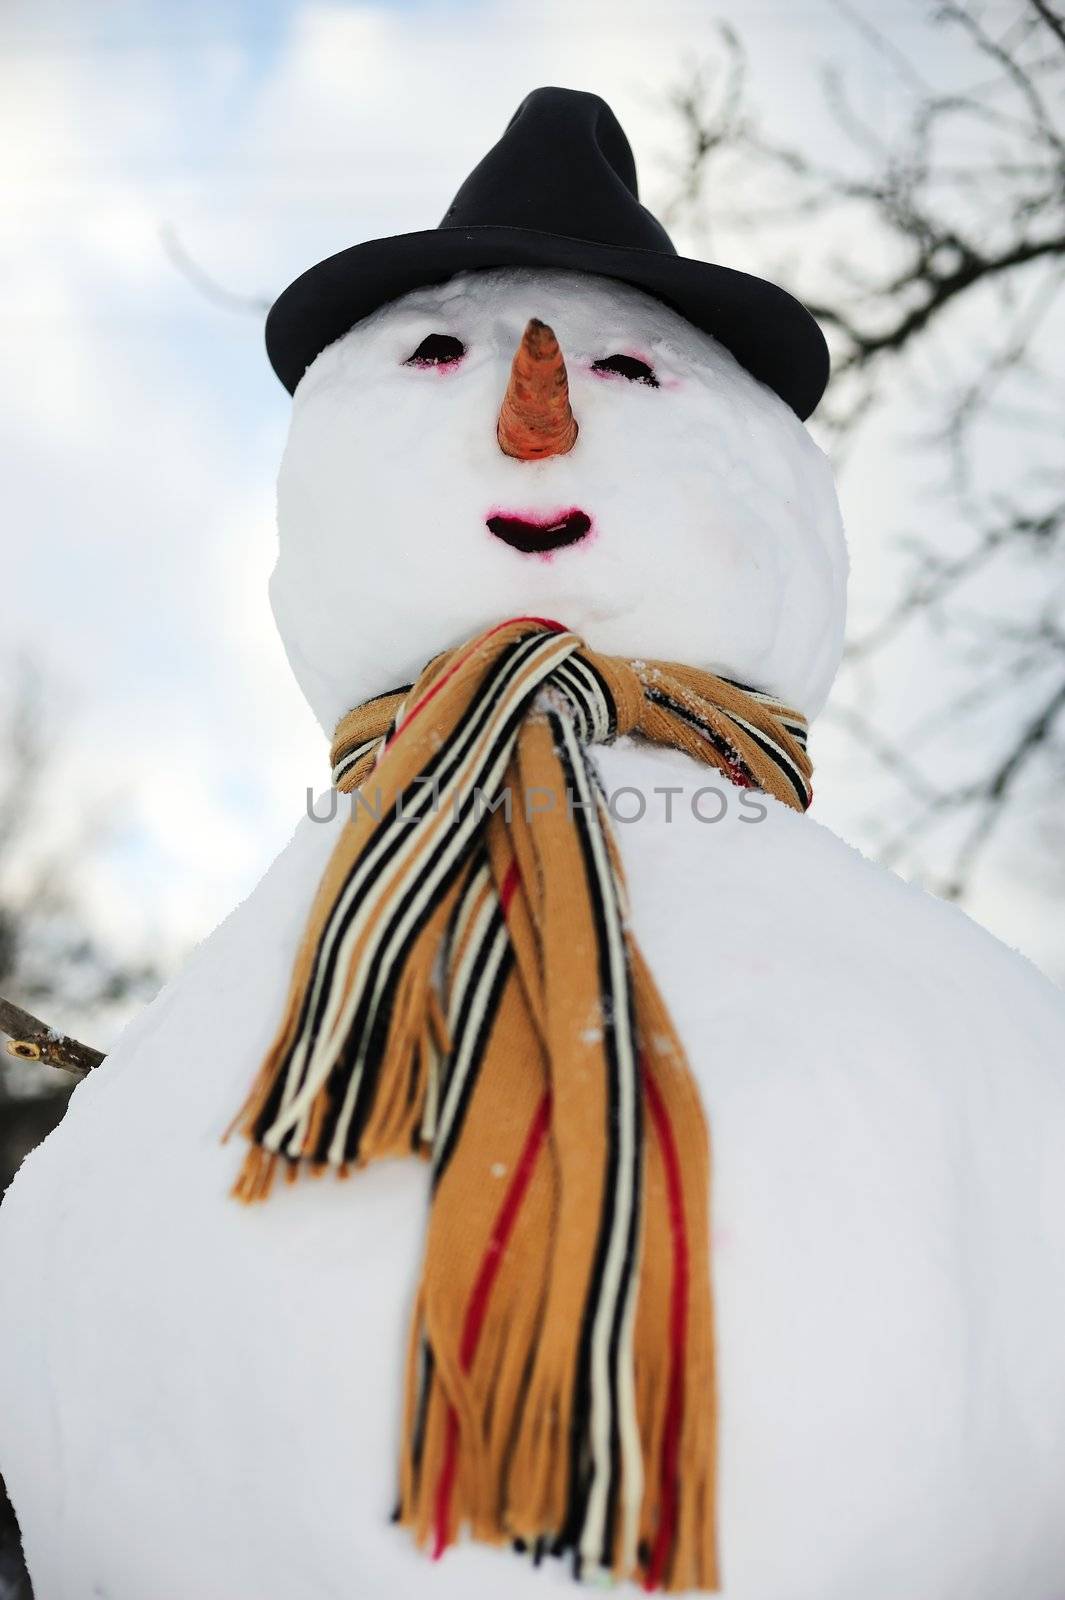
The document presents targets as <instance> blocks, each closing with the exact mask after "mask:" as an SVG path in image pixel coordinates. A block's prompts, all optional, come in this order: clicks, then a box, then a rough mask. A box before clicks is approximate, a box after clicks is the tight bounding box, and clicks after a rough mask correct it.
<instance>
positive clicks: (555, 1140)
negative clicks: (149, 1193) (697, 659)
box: [233, 619, 810, 1592]
mask: <svg viewBox="0 0 1065 1600" xmlns="http://www.w3.org/2000/svg"><path fill="white" fill-rule="evenodd" d="M627 732H635V733H639V734H642V735H643V736H644V737H647V738H650V739H653V740H654V741H655V742H657V743H662V744H667V745H672V746H674V747H676V748H679V749H682V750H686V751H687V752H688V753H690V754H692V755H694V756H695V757H696V758H697V759H699V760H702V761H703V762H705V763H706V764H707V765H709V766H712V767H716V768H717V769H718V770H720V771H722V772H725V773H726V774H727V775H728V776H729V777H730V778H731V779H732V780H733V781H735V782H737V783H739V784H741V785H743V786H748V787H749V786H756V787H758V788H761V789H762V790H764V791H765V792H767V793H770V794H773V795H775V796H776V797H777V798H778V799H781V800H782V801H783V802H784V803H785V804H788V805H792V806H794V807H795V808H796V809H801V808H803V807H804V806H805V805H806V804H807V803H808V801H809V796H810V789H809V775H810V765H809V760H808V758H807V756H806V749H805V724H804V722H803V720H802V718H801V717H799V716H798V714H797V713H796V712H794V711H792V710H790V709H789V708H788V707H786V706H781V705H780V704H779V703H778V702H776V701H774V700H773V699H772V698H771V697H770V696H767V695H762V694H759V693H758V692H757V691H753V690H749V689H747V688H746V687H745V686H743V685H740V684H736V683H733V682H731V681H730V680H727V679H720V678H713V677H711V675H709V674H705V673H697V672H694V671H692V670H691V669H688V668H684V667H678V666H675V665H672V664H670V663H663V662H657V663H656V662H652V663H647V664H644V663H640V664H637V665H632V664H629V663H626V662H622V661H618V660H613V659H608V658H603V657H597V656H594V655H593V654H591V653H590V652H588V651H586V650H584V648H583V647H582V646H581V644H580V641H579V640H577V639H576V638H574V636H573V635H571V634H567V633H565V632H564V631H563V630H560V629H559V628H558V626H557V624H550V623H544V622H538V621H536V620H535V619H517V620H515V621H512V622H509V623H505V624H500V625H499V626H498V627H497V628H495V629H492V630H490V631H489V632H488V633H487V634H485V635H483V636H481V637H480V638H479V639H476V640H474V641H472V643H471V644H469V645H468V646H466V647H464V648H463V649H462V650H459V651H455V652H452V653H451V654H450V655H445V656H440V657H437V658H436V659H435V660H434V661H433V662H432V663H431V664H430V667H429V668H428V669H427V670H426V672H425V673H424V674H423V676H422V678H421V679H420V680H419V682H418V683H417V684H415V685H414V686H413V687H412V688H411V689H410V690H409V691H407V690H404V691H397V692H396V693H394V694H390V695H384V696H381V697H380V698H379V699H378V700H376V701H373V702H370V703H369V704H368V705H366V706H364V707H361V708H359V709H357V710H356V711H353V712H351V713H349V714H348V716H347V717H345V718H344V720H343V723H342V724H341V727H340V729H339V730H338V737H337V741H336V744H335V747H334V759H335V762H336V769H335V770H336V781H337V783H338V785H339V786H340V787H343V788H351V787H352V786H353V785H354V784H356V783H359V782H362V781H365V779H366V778H367V777H368V776H369V774H370V772H371V770H372V771H373V773H374V777H375V781H376V783H377V784H378V785H379V787H380V789H381V794H382V799H383V806H382V807H381V808H380V809H379V810H377V812H376V814H375V813H374V812H372V811H370V809H369V808H360V809H358V811H357V814H356V815H355V816H354V817H353V820H352V822H350V823H349V824H348V827H347V828H346V829H345V830H344V833H343V834H342V836H341V839H340V842H339V843H338V845H337V848H336V851H335V854H334V856H333V859H332V860H331V862H330V864H329V867H328V869H327V871H326V874H325V877H324V878H323V881H322V884H321V886H320V889H319V892H318V895H317V898H316V900H315V904H314V907H313V908H312V912H311V916H310V919H309V922H308V927H307V931H306V934H305V936H304V939H303V942H302V944H301V947H300V951H299V954H298V957H297V961H296V966H295V970H294V973H293V978H292V984H291V988H290V993H289V997H288V1002H287V1006H286V1010H285V1014H284V1018H283V1021H282V1024H281V1027H280V1029H279V1031H278V1035H277V1038H276V1040H275V1043H274V1045H273V1047H272V1048H271V1050H270V1052H269V1054H268V1055H267V1057H266V1060H265V1061H264V1063H263V1066H262V1068H261V1070H260V1073H259V1075H258V1077H257V1078H256V1081H255V1083H254V1085H253V1086H252V1089H251V1091H250V1093H249V1095H248V1098H247V1100H246V1102H245V1105H244V1106H243V1108H242V1110H241V1112H240V1113H239V1115H238V1118H237V1121H236V1124H235V1126H237V1127H239V1128H240V1130H241V1131H242V1132H243V1134H244V1135H245V1136H246V1137H247V1139H248V1141H249V1145H248V1150H247V1153H246V1155H245V1158H244V1161H243V1164H242V1166H241V1168H240V1171H239V1174H238V1176H237V1180H236V1183H235V1185H234V1189H233V1193H234V1195H235V1196H236V1197H237V1198H238V1199H240V1200H242V1201H245V1202H247V1203H254V1202H258V1201H261V1200H263V1199H265V1198H266V1197H267V1195H268V1194H269V1192H270V1190H271V1187H272V1185H273V1183H274V1180H275V1179H276V1177H277V1175H278V1173H279V1172H283V1173H284V1175H285V1177H286V1179H288V1180H290V1181H291V1180H294V1179H295V1178H296V1177H297V1176H298V1174H299V1172H300V1170H301V1169H302V1170H306V1171H309V1172H311V1173H312V1174H314V1175H319V1174H320V1173H322V1172H323V1171H325V1170H326V1168H327V1167H331V1168H332V1169H333V1170H334V1171H335V1172H336V1173H337V1175H338V1176H341V1177H343V1176H345V1175H346V1174H347V1172H348V1170H349V1168H350V1167H351V1166H352V1165H354V1166H362V1165H364V1164H365V1163H367V1162H369V1161H374V1160H378V1159H380V1158H382V1157H385V1156H397V1155H405V1154H410V1153H411V1152H415V1153H417V1154H419V1155H420V1156H422V1157H423V1158H425V1159H427V1160H429V1161H430V1162H431V1165H432V1203H431V1206H430V1212H429V1222H428V1228H427V1235H426V1245H425V1254H424V1260H423V1265H422V1273H421V1283H420V1286H419V1291H418V1296H417V1303H416V1306H415V1310H414V1314H413V1317H412V1321H411V1332H410V1338H409V1344H408V1351H407V1361H406V1399H405V1410H404V1430H403V1434H404V1436H403V1446H402V1451H401V1458H400V1462H399V1503H398V1507H397V1512H396V1520H397V1521H398V1522H400V1523H401V1524H402V1525H403V1526H405V1527H407V1528H409V1529H410V1531H411V1532H412V1534H413V1536H414V1538H415V1539H416V1540H417V1542H418V1543H419V1544H420V1545H421V1546H423V1547H425V1548H426V1549H428V1550H429V1551H430V1552H431V1553H432V1554H433V1555H434V1556H439V1555H441V1554H442V1553H443V1551H444V1550H446V1549H447V1547H448V1546H449V1545H450V1544H452V1543H454V1542H455V1540H456V1539H458V1538H459V1537H460V1536H461V1534H462V1533H463V1532H464V1531H465V1532H469V1533H471V1534H472V1535H473V1537H474V1538H476V1539H478V1540H481V1541H483V1542H485V1543H488V1544H494V1545H503V1544H513V1545H516V1546H517V1547H518V1548H520V1549H524V1550H525V1551H526V1552H527V1553H528V1554H530V1555H531V1556H532V1557H533V1558H534V1559H539V1557H540V1555H541V1554H543V1553H547V1552H549V1553H552V1554H556V1555H566V1556H568V1557H569V1558H570V1559H571V1560H572V1562H573V1565H574V1569H575V1571H576V1573H577V1575H578V1576H581V1575H583V1576H587V1577H596V1576H600V1577H604V1576H607V1575H609V1576H612V1577H613V1578H614V1579H618V1580H620V1579H625V1578H635V1579H636V1580H638V1581H639V1582H641V1583H642V1584H643V1586H644V1587H645V1588H647V1589H662V1590H666V1591H669V1592H679V1591H683V1590H708V1589H713V1588H714V1587H715V1586H716V1583H717V1564H716V1562H717V1557H716V1536H715V1525H714V1500H715V1478H714V1474H715V1420H716V1407H715V1399H714V1355H713V1327H712V1308H711V1301H710V1279H709V1248H710V1246H709V1222H708V1207H707V1196H708V1188H709V1148H708V1141H707V1135H706V1127H705V1120H704V1117H703V1112H702V1105H701V1100H700V1097H699V1093H698V1090H697V1088H696V1086H695V1083H694V1081H693V1079H692V1077H691V1074H690V1073H689V1071H688V1069H687V1065H686V1063H685V1060H684V1055H683V1050H682V1048H681V1045H680V1042H679V1040H678V1039H677V1036H676V1033H675V1031H674V1029H673V1026H672V1023H671V1021H670V1018H669V1015H668V1012H667V1010H666V1008H665V1005H664V1003H663V1002H662V999H661V996H660V995H659V993H658V990H657V988H656V986H655V984H654V981H653V979H652V977H651V975H650V973H649V971H648V969H647V967H646V964H645V963H644V961H643V959H642V956H641V955H640V952H639V950H638V948H637V947H636V946H635V944H634V943H633V940H632V936H631V933H630V931H629V926H628V923H629V918H628V906H627V899H626V891H625V885H624V877H623V873H622V870H621V864H620V860H619V856H618V851H617V846H616V843H615V841H614V839H613V836H612V832H611V829H610V824H609V818H608V816H607V813H606V808H605V806H604V804H603V802H602V798H601V796H600V795H599V791H598V786H597V780H596V778H595V774H594V771H593V770H592V768H591V767H590V765H589V763H588V760H587V756H586V753H585V752H586V747H587V746H588V744H590V743H593V742H595V741H596V740H603V739H609V738H613V737H614V736H615V735H616V734H617V733H627ZM427 785H428V786H430V788H431V792H432V793H433V796H434V799H435V801H436V805H435V806H434V807H430V806H429V805H428V803H427V801H426V799H425V792H426V789H425V786H427ZM506 788H509V789H510V791H511V800H512V802H513V805H514V814H513V816H510V815H507V814H506V813H505V812H503V811H501V810H499V809H496V810H492V809H491V805H492V804H495V803H496V802H498V801H499V800H500V798H501V796H502V792H503V790H504V789H506ZM534 789H539V790H541V791H542V792H545V793H547V794H548V795H549V796H553V797H554V802H555V803H554V805H553V806H551V807H549V808H547V810H546V812H544V813H543V814H539V813H538V814H535V815H529V816H527V815H524V813H523V810H522V809H521V806H522V797H523V796H525V795H527V794H528V793H529V792H531V791H532V790H534ZM478 794H479V795H480V796H481V798H482V799H487V800H488V802H489V808H488V810H487V811H486V812H485V813H484V815H483V816H482V818H481V819H480V820H478V818H477V816H476V807H475V805H474V802H473V799H472V798H471V797H475V796H477V795H478ZM574 798H576V800H577V805H576V808H575V809H573V810H571V809H570V804H569V802H570V800H571V799H574ZM399 802H402V806H403V809H404V811H405V812H409V813H410V815H409V816H408V817H407V819H406V820H405V821H404V822H403V823H400V822H399V821H398V820H397V819H396V818H395V817H394V816H393V807H394V805H398V803H399ZM412 819H413V820H412Z"/></svg>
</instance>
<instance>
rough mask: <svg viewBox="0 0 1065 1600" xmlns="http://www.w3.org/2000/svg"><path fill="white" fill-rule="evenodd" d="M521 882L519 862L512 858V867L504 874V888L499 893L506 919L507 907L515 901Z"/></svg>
mask: <svg viewBox="0 0 1065 1600" xmlns="http://www.w3.org/2000/svg"><path fill="white" fill-rule="evenodd" d="M520 882H521V868H520V867H519V866H518V863H517V860H516V859H514V858H512V859H511V863H510V866H509V867H508V868H507V870H506V872H505V873H504V874H503V886H502V888H501V889H500V891H499V904H500V906H501V907H502V911H503V915H504V917H505V916H506V914H507V907H508V906H509V905H510V902H511V901H512V900H513V898H514V892H515V890H516V889H517V887H518V885H519V883H520Z"/></svg>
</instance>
